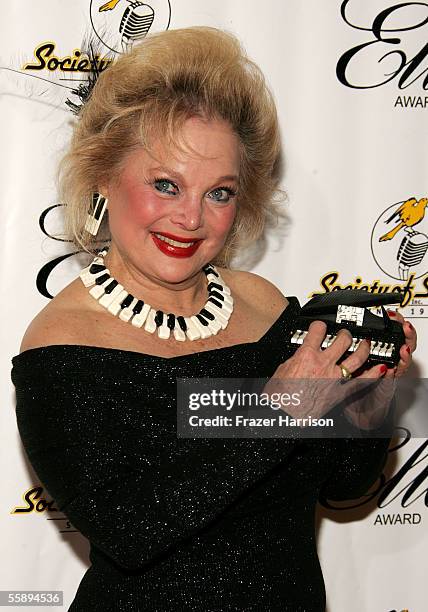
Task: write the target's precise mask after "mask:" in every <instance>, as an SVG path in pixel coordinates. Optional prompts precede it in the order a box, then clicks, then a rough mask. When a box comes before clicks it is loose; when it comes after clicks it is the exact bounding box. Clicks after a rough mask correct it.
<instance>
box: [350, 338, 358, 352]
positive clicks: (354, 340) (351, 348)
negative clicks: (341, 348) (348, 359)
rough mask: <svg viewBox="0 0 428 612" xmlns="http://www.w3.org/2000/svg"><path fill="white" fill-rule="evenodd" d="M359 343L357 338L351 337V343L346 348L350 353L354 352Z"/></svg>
mask: <svg viewBox="0 0 428 612" xmlns="http://www.w3.org/2000/svg"><path fill="white" fill-rule="evenodd" d="M359 343H360V341H359V340H358V338H352V344H351V346H350V347H349V348H348V351H350V352H351V353H353V352H355V351H356V350H357V347H358V345H359Z"/></svg>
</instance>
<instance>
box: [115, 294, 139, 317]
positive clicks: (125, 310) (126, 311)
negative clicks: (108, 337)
mask: <svg viewBox="0 0 428 612" xmlns="http://www.w3.org/2000/svg"><path fill="white" fill-rule="evenodd" d="M137 302H138V300H137V298H135V297H134V299H133V300H132V302H131V303H130V304H129V306H128V307H127V308H122V310H121V311H120V313H119V319H122V321H129V319H130V318H131V317H132V316H133V314H134V313H133V312H132V309H133V308H134V306H135V304H136V303H137Z"/></svg>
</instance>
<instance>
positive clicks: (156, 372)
mask: <svg viewBox="0 0 428 612" xmlns="http://www.w3.org/2000/svg"><path fill="white" fill-rule="evenodd" d="M288 299H289V302H290V304H289V306H288V307H287V308H285V309H284V311H283V312H282V314H281V315H280V317H279V318H278V319H277V320H276V322H275V323H274V324H273V325H272V326H271V328H270V329H269V330H268V331H267V332H266V334H265V335H264V336H263V337H262V338H261V339H260V340H259V341H257V342H249V343H245V344H239V345H234V346H230V347H225V348H220V349H214V350H209V351H201V352H199V353H194V354H192V355H183V356H178V357H173V358H170V359H169V358H162V357H156V356H151V355H146V354H141V353H137V352H134V351H126V350H119V349H109V348H102V347H94V346H83V345H51V346H47V347H40V348H34V349H29V350H26V351H24V352H23V353H21V354H20V355H17V356H15V357H13V359H12V363H13V369H12V380H13V383H14V385H15V387H16V399H17V406H16V415H17V423H18V428H19V433H20V436H21V439H22V442H23V445H24V448H25V450H26V453H27V455H28V458H29V461H30V462H31V464H32V465H33V467H34V469H35V471H36V473H37V474H38V476H39V478H40V480H41V482H42V483H43V485H44V486H45V487H46V489H47V491H48V492H49V493H50V495H51V496H52V497H53V498H54V499H55V501H56V503H57V506H58V508H59V509H60V510H61V511H62V512H64V513H65V514H66V515H67V516H68V517H69V519H70V521H71V523H72V524H73V526H74V527H75V528H76V529H78V530H79V531H80V532H81V533H82V534H83V535H84V536H86V537H87V538H88V539H89V541H90V544H91V551H90V560H91V563H92V565H91V566H90V567H89V569H88V570H87V571H86V573H85V575H84V576H83V579H82V581H81V583H80V586H79V588H78V591H77V594H76V596H75V599H74V601H73V602H72V604H71V607H70V608H69V611H72V612H75V611H76V612H77V611H80V612H96V611H100V612H101V611H102V612H107V611H114V612H116V611H117V612H119V611H120V612H140V611H141V612H142V611H156V612H166V611H183V612H184V611H186V612H187V611H198V612H199V611H200V612H202V611H204V612H210V611H216V612H223V611H232V610H233V611H240V612H244V611H245V612H248V611H253V610H254V611H257V612H259V611H265V610H266V611H279V610H284V611H290V612H291V611H292V612H300V611H302V612H303V611H305V612H323V611H324V610H325V605H326V604H325V589H324V581H323V577H322V573H321V568H320V564H319V560H318V556H317V551H316V542H315V528H314V527H315V526H314V514H315V506H316V502H317V499H318V497H319V494H320V492H321V491H322V492H323V494H325V495H327V496H328V497H329V498H330V499H335V500H336V499H337V500H338V499H348V498H355V497H358V496H360V495H362V494H363V493H365V492H366V491H367V489H368V488H369V487H370V486H371V485H372V484H373V483H374V482H375V481H376V479H377V478H378V476H379V474H380V473H381V471H382V469H383V466H384V464H385V460H386V454H387V447H388V444H389V439H387V438H383V439H380V438H378V439H370V438H348V439H306V440H299V439H295V438H294V439H293V438H282V439H278V438H270V439H269V438H258V439H248V438H246V439H231V438H223V439H209V438H200V439H190V438H187V439H184V438H178V437H177V434H176V377H214V378H221V377H225V376H228V377H236V378H239V377H261V378H263V377H271V376H272V374H273V373H274V371H275V369H276V368H277V366H278V365H279V364H280V363H281V362H282V361H284V360H285V359H286V358H287V356H288V355H287V351H286V348H285V338H286V334H287V329H288V326H289V325H290V321H291V320H292V316H291V314H292V312H293V309H294V311H295V310H296V308H297V306H296V304H297V301H296V298H292V297H290V298H288ZM343 418H344V417H343ZM350 427H352V426H350Z"/></svg>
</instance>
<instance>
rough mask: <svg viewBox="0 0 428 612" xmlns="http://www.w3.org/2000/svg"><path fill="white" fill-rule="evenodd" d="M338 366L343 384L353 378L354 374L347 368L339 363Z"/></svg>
mask: <svg viewBox="0 0 428 612" xmlns="http://www.w3.org/2000/svg"><path fill="white" fill-rule="evenodd" d="M338 366H339V368H340V369H341V371H342V382H345V381H347V380H349V379H350V378H352V372H350V371H349V370H348V368H347V367H346V366H344V365H343V364H342V363H339V364H338Z"/></svg>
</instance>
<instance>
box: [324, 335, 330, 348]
mask: <svg viewBox="0 0 428 612" xmlns="http://www.w3.org/2000/svg"><path fill="white" fill-rule="evenodd" d="M331 339H332V335H331V334H327V335H326V337H325V338H324V340H323V341H322V343H321V348H327V347H328V345H329V342H331Z"/></svg>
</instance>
